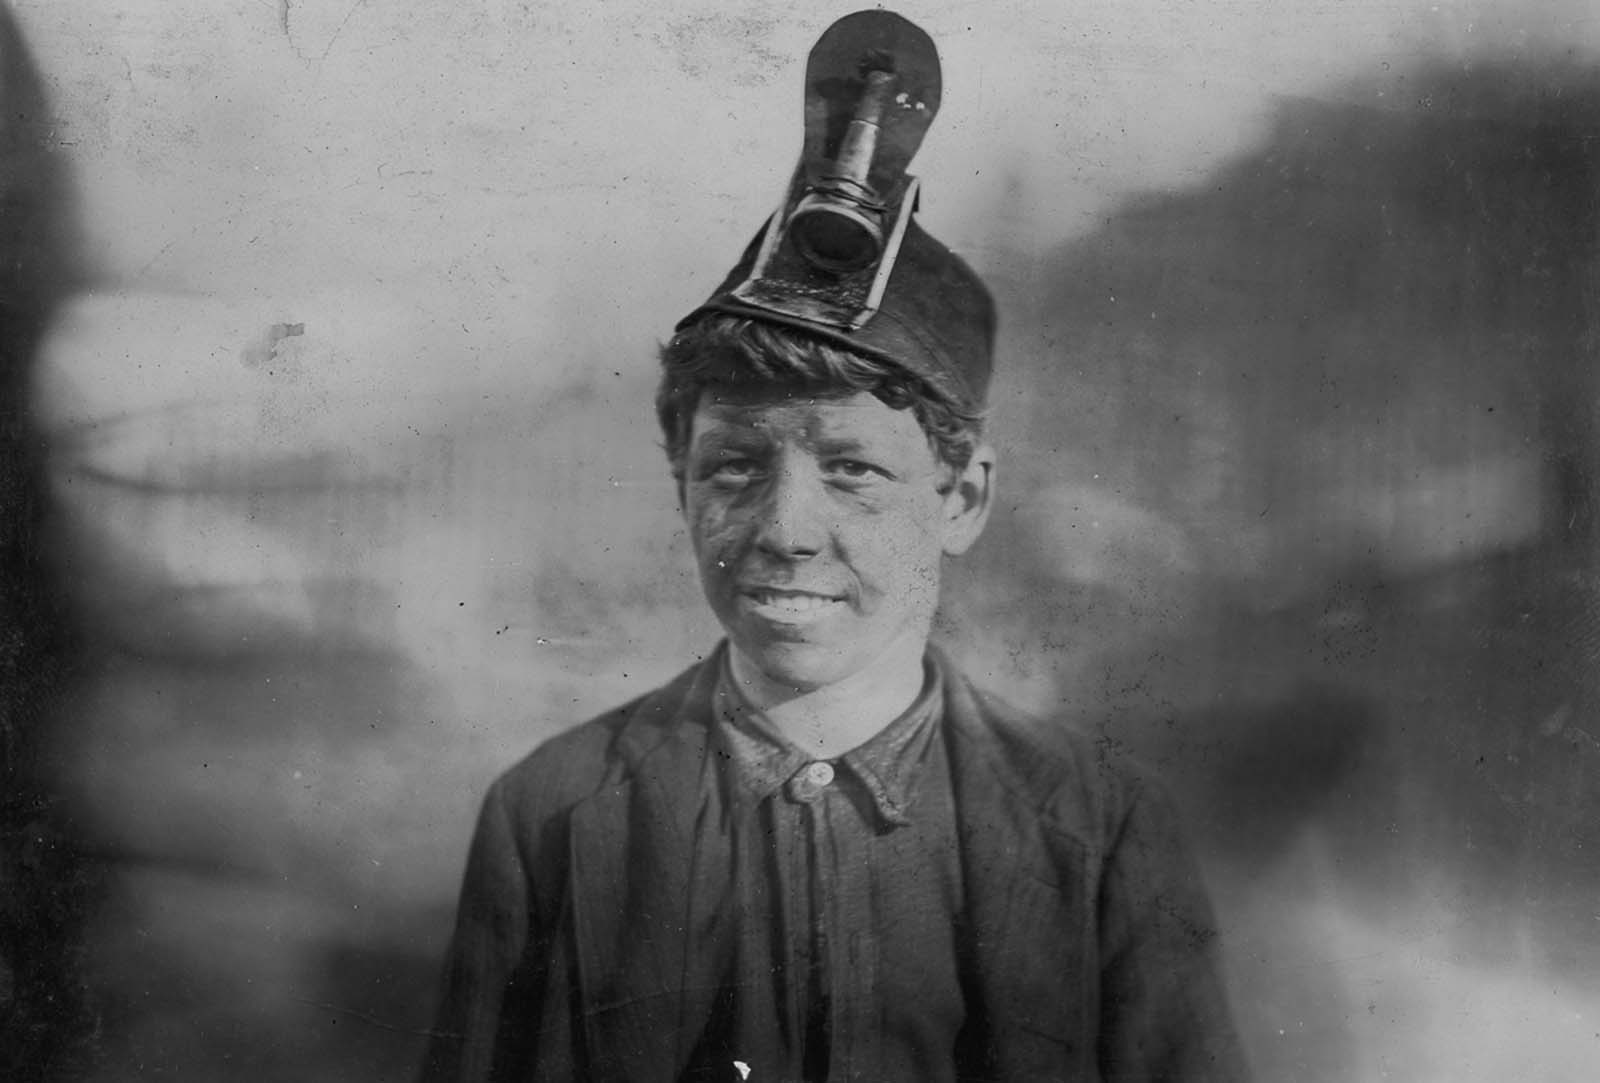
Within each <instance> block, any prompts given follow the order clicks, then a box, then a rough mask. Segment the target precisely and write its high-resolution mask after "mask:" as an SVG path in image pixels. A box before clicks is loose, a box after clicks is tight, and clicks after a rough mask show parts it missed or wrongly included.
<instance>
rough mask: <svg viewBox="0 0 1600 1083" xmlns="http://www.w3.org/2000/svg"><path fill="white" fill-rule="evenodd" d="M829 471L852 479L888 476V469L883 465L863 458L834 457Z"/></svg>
mask: <svg viewBox="0 0 1600 1083" xmlns="http://www.w3.org/2000/svg"><path fill="white" fill-rule="evenodd" d="M828 473H830V474H834V475H836V476H838V477H841V478H845V479H847V480H850V481H868V480H870V479H872V478H875V477H887V476H888V471H886V470H884V469H883V468H882V467H880V466H875V465H873V464H872V463H869V462H865V461H863V460H861V459H834V460H833V461H832V462H830V463H828Z"/></svg>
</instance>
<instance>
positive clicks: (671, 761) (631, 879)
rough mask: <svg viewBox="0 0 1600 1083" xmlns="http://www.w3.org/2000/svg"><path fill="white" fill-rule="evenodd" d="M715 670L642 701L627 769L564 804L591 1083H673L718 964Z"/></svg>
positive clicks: (721, 875)
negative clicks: (572, 804) (711, 746)
mask: <svg viewBox="0 0 1600 1083" xmlns="http://www.w3.org/2000/svg"><path fill="white" fill-rule="evenodd" d="M715 672H716V670H715V668H714V667H713V666H712V664H710V663H709V662H708V663H707V664H705V665H703V666H702V667H701V669H700V671H699V673H698V674H697V675H696V676H695V678H694V679H693V681H692V683H691V684H690V686H689V688H688V691H687V694H685V695H683V697H682V699H681V700H680V701H679V702H677V703H671V702H666V701H667V700H668V699H669V698H670V697H669V696H667V695H666V694H665V693H664V694H663V695H661V696H654V697H650V698H649V699H647V700H645V701H644V702H643V703H642V704H641V705H640V707H639V709H638V710H637V711H636V712H635V715H634V717H633V718H632V719H631V720H630V721H629V723H628V725H627V726H626V727H625V728H624V730H623V732H622V733H621V735H620V736H619V738H618V742H619V752H620V753H621V755H622V758H623V759H624V761H625V762H626V763H627V765H628V766H627V770H626V772H625V775H624V777H623V778H622V779H621V780H620V781H618V782H617V783H616V784H614V785H612V786H611V787H609V788H607V789H605V790H602V791H601V792H599V793H598V794H596V795H595V796H593V797H592V798H590V799H589V800H588V801H586V802H584V803H583V804H582V805H580V806H578V807H577V808H576V809H575V810H574V812H573V816H572V822H571V834H570V844H571V854H570V861H571V864H570V869H571V874H570V875H571V877H572V885H571V888H572V894H571V896H570V898H571V899H572V900H573V904H572V907H573V933H574V937H575V941H576V949H577V962H578V985H579V991H578V1000H579V1004H578V1005H577V1008H576V1010H577V1011H579V1012H580V1013H581V1019H580V1020H578V1024H579V1025H578V1029H579V1031H580V1033H581V1034H582V1035H583V1037H584V1040H585V1044H586V1046H587V1050H586V1053H587V1055H586V1057H584V1058H583V1059H585V1060H586V1061H587V1062H588V1064H589V1065H590V1066H591V1068H592V1071H593V1078H595V1079H601V1080H627V1081H629V1083H634V1081H640V1083H647V1081H650V1080H673V1079H676V1078H677V1077H678V1074H679V1073H680V1072H681V1070H682V1068H683V1066H684V1065H685V1064H686V1063H687V1061H688V1059H689V1057H690V1055H691V1053H692V1051H693V1049H694V1046H695V1043H696V1042H697V1041H698V1040H699V1038H700V1036H701V1034H702V1032H703V1030H704V1028H705V1024H706V1021H707V1019H708V1018H709V1015H710V1010H711V1006H712V1002H713V999H714V997H715V994H716V991H717V988H718V985H719V979H720V977H721V975H722V974H723V973H724V970H723V964H724V960H725V959H726V957H727V945H728V943H729V936H728V922H729V919H730V917H731V915H730V914H729V911H728V907H727V905H726V899H725V893H726V890H727V884H728V880H729V877H728V873H727V868H728V863H729V854H728V841H727V834H726V831H725V830H724V824H723V822H722V814H721V797H720V788H719V786H718V784H717V778H716V771H715V760H714V758H713V757H709V756H707V754H706V753H707V743H708V735H709V730H708V725H707V721H708V719H709V717H710V716H709V704H710V684H711V682H712V681H714V678H715ZM680 687H681V686H680Z"/></svg>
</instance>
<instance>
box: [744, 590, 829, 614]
mask: <svg viewBox="0 0 1600 1083" xmlns="http://www.w3.org/2000/svg"><path fill="white" fill-rule="evenodd" d="M744 596H745V597H746V598H748V599H749V600H750V601H751V602H752V603H754V604H755V606H756V608H757V609H761V610H765V611H767V612H769V613H773V614H776V615H789V616H807V615H810V614H814V613H823V612H826V611H827V610H829V609H831V608H832V607H833V606H836V605H839V604H840V603H841V602H843V601H844V599H843V598H841V597H838V596H836V595H832V594H814V593H812V592H811V591H807V590H779V589H776V588H770V587H764V588H758V589H755V590H747V591H745V592H744Z"/></svg>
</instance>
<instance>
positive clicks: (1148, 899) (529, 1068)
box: [423, 660, 1246, 1083]
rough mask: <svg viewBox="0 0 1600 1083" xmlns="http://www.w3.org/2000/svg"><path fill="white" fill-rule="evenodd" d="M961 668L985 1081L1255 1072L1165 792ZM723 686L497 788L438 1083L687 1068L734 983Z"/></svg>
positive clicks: (550, 750) (962, 811) (639, 705)
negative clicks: (703, 899) (726, 889)
mask: <svg viewBox="0 0 1600 1083" xmlns="http://www.w3.org/2000/svg"><path fill="white" fill-rule="evenodd" d="M940 668H941V670H942V671H943V674H944V680H945V719H944V725H945V727H946V740H947V747H948V751H949V759H950V771H951V777H952V784H953V787H954V793H955V800H956V808H957V817H958V825H959V826H958V834H959V842H960V849H961V860H962V875H963V882H964V889H965V893H966V915H965V928H964V929H962V930H960V933H961V935H960V936H959V938H958V940H959V942H960V943H961V944H962V945H964V950H963V951H962V954H963V957H964V958H963V968H964V970H965V971H966V973H965V975H964V982H965V985H966V987H967V992H968V996H969V1012H968V1016H969V1018H968V1023H967V1025H966V1027H965V1028H964V1029H963V1030H962V1032H961V1034H960V1035H953V1036H952V1043H953V1049H954V1051H955V1055H956V1056H957V1059H958V1063H959V1064H960V1067H961V1072H962V1078H970V1079H975V1080H976V1079H983V1080H1038V1081H1042V1080H1062V1081H1067V1080H1071V1081H1080V1080H1081V1081H1090V1080H1107V1081H1109V1080H1170V1081H1179V1080H1181V1081H1186V1083H1187V1081H1198V1080H1206V1081H1219V1083H1220V1081H1226V1083H1235V1081H1238V1080H1242V1079H1244V1078H1245V1077H1246V1073H1245V1070H1244V1067H1243V1065H1242V1061H1241V1059H1240V1056H1239V1053H1238V1050H1237V1046H1236V1043H1235V1041H1234V1037H1233V1033H1232V1028H1231V1025H1230V1022H1229V1018H1228V1011H1227V1006H1226V1002H1225V999H1224V995H1223V992H1222V990H1221V987H1220V983H1219V981H1218V978H1217V974H1216V967H1215V960H1214V951H1213V948H1214V937H1215V934H1214V931H1213V927H1212V920H1211V912H1210V908H1209V905H1208V903H1207V900H1206V897H1205V894H1204V891H1203V889H1202V887H1201V884H1200V881H1199V878H1198V875H1197V873H1196V871H1195V868H1194V865H1193V863H1192V861H1191V860H1190V859H1189V857H1188V855H1187V854H1186V852H1185V851H1184V849H1183V847H1182V845H1181V843H1180V841H1179V836H1178V832H1177V829H1176V825H1175V821H1174V816H1173V813H1172V811H1171V808H1170V806H1169V805H1168V804H1167V802H1166V801H1165V799H1164V798H1163V797H1162V796H1161V794H1160V793H1159V792H1158V791H1157V790H1156V789H1155V788H1154V787H1152V786H1151V785H1150V784H1148V783H1146V782H1144V781H1142V780H1141V779H1140V778H1139V776H1138V775H1136V774H1134V773H1132V772H1130V771H1129V770H1128V769H1127V767H1126V766H1124V765H1123V764H1121V763H1120V762H1118V757H1116V756H1114V755H1113V754H1112V753H1111V752H1110V751H1109V750H1108V749H1107V748H1106V747H1105V746H1104V744H1102V743H1095V742H1092V741H1090V740H1089V739H1087V738H1085V737H1083V736H1081V735H1078V734H1075V733H1073V732H1070V731H1068V730H1067V729H1066V728H1065V727H1062V726H1059V725H1057V726H1053V727H1052V726H1048V725H1041V724H1040V723H1038V722H1036V721H1033V720H1030V719H1028V718H1026V717H1024V716H1023V715H1020V714H1019V713H1017V712H1016V711H1014V710H1013V709H1012V708H1010V707H1008V706H1007V705H1005V704H1003V703H1001V702H1000V701H998V700H996V699H994V698H992V697H989V696H986V695H984V694H983V693H981V692H979V691H977V690H976V689H974V688H973V687H972V686H971V685H969V684H968V683H967V682H966V681H965V680H964V679H962V678H961V677H960V676H958V675H956V674H955V671H954V670H953V668H952V667H951V666H950V665H949V664H948V663H947V662H943V661H942V660H940ZM715 681H716V670H715V666H714V661H713V662H706V663H701V664H700V665H698V666H695V667H692V668H690V669H689V670H688V671H686V672H685V673H683V674H682V675H680V676H679V677H678V678H677V679H675V680H674V681H672V682H671V683H670V684H668V685H666V686H665V687H663V688H660V689H658V690H657V691H655V692H652V693H650V694H648V695H646V696H644V697H642V698H640V699H638V700H635V701H634V702H632V703H630V704H627V705H626V706H623V707H621V708H618V709H617V710H614V711H611V712H609V713H608V714H605V715H602V716H601V717H600V718H597V719H595V720H593V721H591V722H589V723H587V724H586V725H583V726H580V727H578V728H577V729H574V730H571V731H569V732H567V733H565V734H563V735H561V736H559V737H557V738H555V739H553V740H551V741H549V742H548V743H546V744H544V745H542V746H541V747H540V748H539V749H537V750H536V751H535V752H534V753H533V754H532V755H530V756H529V757H527V758H526V759H524V760H523V761H522V762H521V763H519V764H517V765H516V766H515V767H513V768H512V769H511V770H509V771H508V772H506V774H504V775H503V776H502V777H501V778H500V779H499V780H498V781H497V782H495V784H494V785H493V787H492V788H491V789H490V791H489V793H488V796H487V797H486V798H485V800H484V804H483V811H482V814H481V816H480V818H479V821H478V827H477V833H476V835H475V837H474V840H473V844H472V849H471V853H470V856H469V858H468V863H467V870H466V876H465V883H464V886H463V888H462V893H461V901H460V907H459V911H458V915H457V927H456V932H455V939H454V941H453V943H452V946H451V952H450V958H449V964H448V968H447V974H446V986H445V992H444V999H443V1006H442V1008H441V1011H440V1015H439V1022H438V1025H437V1027H436V1028H435V1030H436V1033H435V1037H434V1039H433V1044H432V1046H431V1047H430V1049H429V1053H428V1059H427V1064H426V1067H425V1070H424V1074H423V1078H424V1079H425V1080H427V1081H429V1083H442V1081H452V1083H455V1081H463V1083H464V1081H474V1083H476V1081H481V1080H497V1081H502V1080H517V1081H524V1080H527V1081H534V1080H538V1081H564V1080H579V1079H581V1080H617V1081H623V1080H626V1081H628V1083H651V1081H663V1083H665V1081H671V1080H676V1079H678V1078H680V1075H681V1073H682V1072H683V1070H684V1066H685V1065H686V1064H687V1063H688V1062H689V1060H690V1059H691V1057H692V1054H693V1045H694V1042H695V1041H696V1038H697V1036H698V1035H699V1034H700V1033H701V1030H702V1029H703V1027H704V1024H705V1022H706V1020H707V1019H708V1018H709V1016H710V1013H711V1012H712V1010H713V999H714V997H715V995H716V993H717V990H718V988H719V984H720V982H719V978H720V976H719V975H718V974H715V973H712V972H711V968H712V966H713V964H712V963H710V962H709V960H708V955H709V954H710V953H706V952H701V951H697V950H695V948H694V947H693V945H695V944H696V943H703V942H704V938H705V937H707V936H714V935H715V930H714V929H707V928H703V927H700V925H699V924H697V923H701V919H700V918H698V917H696V914H697V910H696V907H695V906H694V897H695V890H696V886H697V882H696V875H695V872H694V869H693V868H692V867H691V860H690V855H691V854H696V853H699V854H704V852H705V848H706V847H707V846H714V845H716V837H717V834H718V833H717V831H716V830H715V827H714V825H708V824H707V823H705V822H704V820H705V804H704V801H703V799H702V795H703V793H704V792H705V790H704V787H705V786H706V785H708V784H714V778H715V764H716V757H715V756H712V755H708V752H709V751H710V750H711V749H712V747H713V746H712V744H711V742H710V740H709V734H710V718H711V711H710V702H711V693H712V689H713V687H714V685H715ZM702 924H703V923H702ZM728 1078H730V1079H732V1078H737V1076H735V1075H733V1073H732V1070H731V1066H730V1071H729V1074H728ZM753 1083H766V1081H760V1080H756V1081H753Z"/></svg>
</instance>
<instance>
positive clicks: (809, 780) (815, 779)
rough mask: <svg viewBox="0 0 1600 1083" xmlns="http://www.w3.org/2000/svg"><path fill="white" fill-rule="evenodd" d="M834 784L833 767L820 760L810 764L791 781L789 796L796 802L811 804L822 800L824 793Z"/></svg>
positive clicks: (795, 774) (797, 772)
mask: <svg viewBox="0 0 1600 1083" xmlns="http://www.w3.org/2000/svg"><path fill="white" fill-rule="evenodd" d="M831 782H833V765H832V764H831V763H823V762H822V761H821V760H818V761H817V762H816V763H808V764H806V765H805V766H804V767H802V768H800V770H798V771H796V772H795V773H794V777H793V778H791V779H789V796H790V797H791V798H793V799H794V800H796V801H802V802H804V803H805V804H808V805H809V804H811V803H812V802H813V801H818V800H820V799H821V798H822V791H823V790H825V789H827V788H828V785H829V784H830V783H831Z"/></svg>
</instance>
